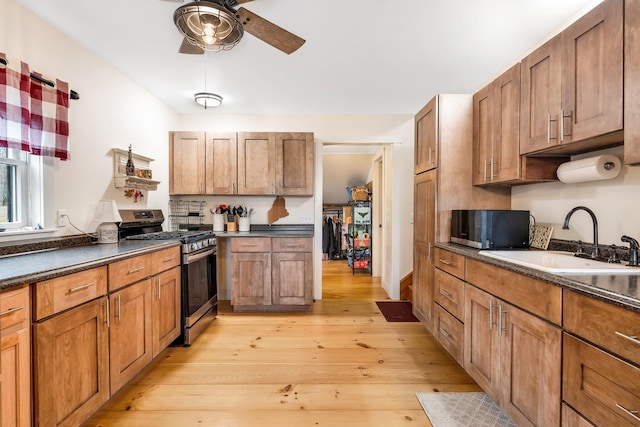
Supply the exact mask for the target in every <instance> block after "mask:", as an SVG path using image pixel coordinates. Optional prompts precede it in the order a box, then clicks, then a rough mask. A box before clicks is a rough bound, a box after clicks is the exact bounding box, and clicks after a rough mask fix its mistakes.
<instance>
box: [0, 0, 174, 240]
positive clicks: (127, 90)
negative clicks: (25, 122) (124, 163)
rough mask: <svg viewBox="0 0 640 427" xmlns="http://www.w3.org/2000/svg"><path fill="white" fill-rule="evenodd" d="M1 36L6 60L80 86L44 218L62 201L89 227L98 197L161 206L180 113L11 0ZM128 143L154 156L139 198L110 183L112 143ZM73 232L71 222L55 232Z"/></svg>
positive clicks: (49, 220) (1, 19) (123, 204)
mask: <svg viewBox="0 0 640 427" xmlns="http://www.w3.org/2000/svg"><path fill="white" fill-rule="evenodd" d="M0 40H2V44H1V46H0V51H3V52H4V53H6V54H7V56H8V57H9V59H10V60H12V59H14V60H18V61H19V60H22V61H24V62H26V63H28V64H29V66H30V67H31V70H35V71H38V72H41V73H43V74H44V75H46V76H49V77H54V78H56V77H57V78H60V79H61V80H64V81H68V82H69V85H70V88H71V89H73V90H75V91H76V92H78V93H79V94H80V99H79V100H71V101H70V107H69V122H70V146H71V159H70V160H68V161H60V160H57V159H56V160H55V161H54V162H53V170H54V172H53V176H54V185H53V194H52V195H49V196H52V203H51V204H52V205H53V210H54V214H53V215H51V214H50V215H49V216H48V217H46V218H45V226H46V227H52V226H54V225H55V209H66V210H67V213H68V215H69V218H70V219H71V222H72V223H73V224H74V225H76V226H77V227H79V228H81V229H84V230H86V231H94V228H93V227H95V225H94V224H92V222H91V221H92V219H93V217H94V215H95V207H96V205H97V202H98V201H99V200H100V199H115V200H116V202H117V204H118V207H119V208H145V207H154V208H155V207H160V208H162V209H163V210H165V212H166V207H167V201H168V197H169V196H168V194H169V193H168V188H169V187H168V143H167V140H168V138H167V133H168V131H169V129H172V128H175V127H176V126H177V121H178V115H177V114H176V113H174V112H173V111H172V110H171V109H170V108H169V107H168V106H166V105H165V104H163V103H162V102H160V101H159V100H158V99H157V98H155V97H154V96H151V95H150V94H149V93H148V92H146V91H145V90H143V89H142V88H140V87H139V86H138V85H136V84H135V83H133V82H132V81H131V80H129V79H128V78H126V77H124V76H123V75H122V74H120V73H119V72H118V71H117V70H116V69H115V68H114V67H112V66H111V65H109V64H107V63H106V62H104V61H102V60H100V59H99V58H97V57H96V56H95V55H93V54H92V53H90V52H89V51H87V50H86V49H84V48H83V47H82V46H80V45H78V44H77V43H75V42H73V41H71V40H70V39H68V38H67V37H66V36H65V35H64V34H62V33H61V32H59V31H57V30H56V29H54V28H53V27H52V26H50V25H49V24H47V23H46V22H44V21H42V20H41V19H40V18H38V17H37V16H35V15H34V14H32V13H31V12H30V11H28V10H27V9H25V8H23V7H22V6H20V5H19V4H17V3H16V2H15V1H14V0H2V2H0ZM129 144H132V146H133V151H134V152H136V153H139V154H142V155H145V156H148V157H151V158H153V159H156V160H155V161H154V162H152V164H151V167H152V169H153V174H154V176H153V177H154V179H156V180H159V181H161V182H162V183H161V184H160V185H159V187H158V190H157V191H150V192H149V193H148V194H147V195H146V197H145V198H144V199H143V201H141V202H139V203H134V202H133V200H132V199H127V198H126V197H125V196H124V194H123V192H122V191H121V190H116V189H115V188H114V185H113V179H112V178H113V158H112V156H111V154H110V150H111V148H114V147H117V148H122V149H126V148H127V147H128V145H129ZM77 233H78V232H77V231H76V230H74V229H72V228H71V227H65V228H59V229H57V230H56V232H55V234H57V235H66V234H77Z"/></svg>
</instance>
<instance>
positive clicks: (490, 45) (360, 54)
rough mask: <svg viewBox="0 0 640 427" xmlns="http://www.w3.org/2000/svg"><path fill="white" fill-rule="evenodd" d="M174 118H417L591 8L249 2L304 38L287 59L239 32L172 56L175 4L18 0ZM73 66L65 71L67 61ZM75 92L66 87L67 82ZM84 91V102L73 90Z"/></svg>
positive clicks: (414, 1)
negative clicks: (198, 100)
mask: <svg viewBox="0 0 640 427" xmlns="http://www.w3.org/2000/svg"><path fill="white" fill-rule="evenodd" d="M17 1H18V2H19V3H21V4H22V5H24V6H25V7H27V8H29V9H30V10H32V11H33V12H34V13H35V14H37V15H39V16H41V17H42V18H43V19H44V20H46V21H48V22H49V23H51V24H52V25H53V26H54V27H57V28H58V29H59V30H61V31H62V32H64V33H65V34H67V35H68V36H69V37H70V38H71V39H73V40H76V41H77V42H78V43H79V44H81V45H83V46H84V47H86V48H87V49H88V50H90V51H92V52H93V53H95V54H96V55H97V56H99V57H101V58H102V59H104V60H105V61H107V62H108V63H110V64H112V65H113V66H114V67H115V68H117V69H118V70H120V71H121V72H122V73H123V74H125V75H127V76H129V77H130V78H131V79H132V80H134V81H135V82H137V83H138V84H139V85H141V86H142V87H144V88H146V89H147V90H148V91H149V92H151V93H152V94H154V95H156V96H157V97H158V98H160V99H162V100H163V101H164V102H165V103H166V104H168V105H169V106H170V107H172V108H173V109H175V110H176V111H177V112H180V113H184V114H191V113H203V110H202V109H201V107H199V106H197V105H196V104H195V103H194V102H193V94H194V93H195V92H200V91H202V90H204V89H205V88H204V86H205V61H206V69H207V79H206V80H207V82H206V85H207V87H206V89H207V90H208V91H211V92H215V93H218V94H220V95H222V97H223V98H224V103H223V105H222V106H221V107H219V108H218V109H214V110H207V111H206V113H207V114H218V113H220V114H415V113H416V112H417V111H418V110H419V109H420V108H421V107H422V106H423V105H424V104H425V103H426V101H428V100H429V99H430V98H431V97H432V96H433V95H435V94H436V93H446V92H451V93H472V92H475V91H476V90H477V89H479V88H480V87H481V86H482V85H484V84H485V83H487V82H488V81H489V80H490V79H491V78H493V77H495V76H497V75H498V73H500V72H501V71H503V70H505V69H506V68H507V67H508V66H510V65H512V64H513V63H515V62H516V61H517V60H519V59H520V58H521V57H522V56H523V55H524V54H525V53H526V52H527V51H529V50H530V49H531V48H532V47H533V46H534V45H537V44H539V42H540V41H541V40H543V39H545V38H547V37H548V35H549V34H550V33H551V32H553V31H556V30H558V29H559V27H561V26H564V25H565V24H566V23H567V22H568V20H573V19H575V18H576V17H577V16H578V15H577V14H582V13H583V12H585V11H586V10H588V9H586V8H590V7H592V6H593V5H594V4H596V3H598V1H597V0H596V1H594V0H561V1H558V0H406V1H403V2H393V1H382V0H341V1H337V0H255V1H252V2H250V3H246V4H245V5H244V7H245V8H247V9H249V10H251V11H252V12H254V13H257V14H258V15H260V16H262V17H263V18H265V19H268V20H270V21H272V22H274V23H275V24H278V25H280V26H281V27H283V28H285V29H287V30H289V31H291V32H292V33H294V34H296V35H298V36H300V37H302V38H303V39H305V40H306V43H305V44H304V45H303V46H302V48H301V49H299V50H298V51H297V52H294V53H293V54H291V55H286V54H284V53H282V52H280V51H279V50H276V49H275V48H273V47H271V46H270V45H268V44H266V43H264V42H262V41H260V40H259V39H257V38H255V37H253V36H252V35H250V34H248V33H245V36H244V38H243V39H242V41H241V42H240V44H239V45H238V46H236V47H235V48H233V49H232V50H230V51H225V52H219V53H207V54H206V55H183V54H179V53H177V50H178V47H179V45H180V42H181V40H182V37H181V36H180V34H179V33H178V30H177V29H176V27H175V26H174V24H173V19H172V16H173V11H174V10H175V9H176V8H177V7H178V5H179V3H175V2H170V1H163V0H108V1H92V0H89V1H87V0H48V1H42V0H17ZM70 66H73V65H72V64H70ZM71 83H72V84H73V82H71ZM81 95H82V94H81Z"/></svg>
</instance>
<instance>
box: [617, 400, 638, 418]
mask: <svg viewBox="0 0 640 427" xmlns="http://www.w3.org/2000/svg"><path fill="white" fill-rule="evenodd" d="M616 406H617V407H618V408H619V409H620V410H621V411H623V412H624V413H625V414H627V415H629V416H630V417H633V418H634V419H635V420H636V421H640V417H639V416H638V411H634V410H631V409H627V408H625V407H624V406H622V405H621V404H619V403H616Z"/></svg>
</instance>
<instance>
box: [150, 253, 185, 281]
mask: <svg viewBox="0 0 640 427" xmlns="http://www.w3.org/2000/svg"><path fill="white" fill-rule="evenodd" d="M176 265H180V246H176V247H174V248H168V249H162V250H160V251H157V252H154V253H152V254H151V274H158V273H160V272H162V271H166V270H169V269H171V268H173V267H175V266H176Z"/></svg>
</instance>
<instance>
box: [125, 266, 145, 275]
mask: <svg viewBox="0 0 640 427" xmlns="http://www.w3.org/2000/svg"><path fill="white" fill-rule="evenodd" d="M142 270H144V267H138V268H132V269H131V270H129V271H127V274H133V273H137V272H138V271H142Z"/></svg>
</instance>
